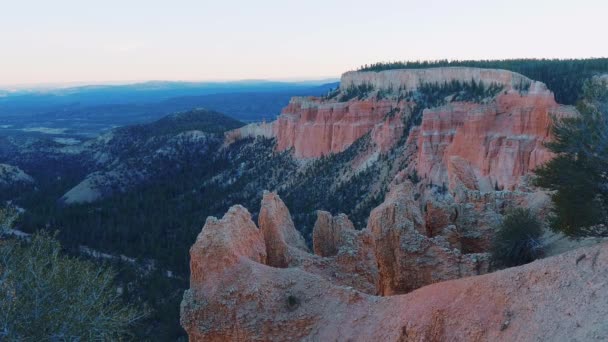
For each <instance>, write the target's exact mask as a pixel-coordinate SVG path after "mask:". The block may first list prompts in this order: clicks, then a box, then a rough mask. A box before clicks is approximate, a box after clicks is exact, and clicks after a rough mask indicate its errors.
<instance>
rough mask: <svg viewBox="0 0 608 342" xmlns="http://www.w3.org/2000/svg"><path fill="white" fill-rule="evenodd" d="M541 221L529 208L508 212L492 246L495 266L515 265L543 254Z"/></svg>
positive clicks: (527, 261)
mask: <svg viewBox="0 0 608 342" xmlns="http://www.w3.org/2000/svg"><path fill="white" fill-rule="evenodd" d="M542 234H543V230H542V226H541V223H540V222H539V221H538V219H537V218H536V216H534V214H533V213H532V212H531V211H530V210H528V209H523V208H518V209H515V210H513V211H512V212H511V213H509V214H507V215H506V216H505V218H504V220H503V222H502V224H501V225H500V227H499V228H498V231H497V232H496V236H495V237H494V243H493V246H492V251H491V252H492V264H493V265H494V267H513V266H519V265H523V264H527V263H529V262H532V261H534V260H535V259H537V258H539V257H541V256H542V255H543V248H542V244H541V236H542Z"/></svg>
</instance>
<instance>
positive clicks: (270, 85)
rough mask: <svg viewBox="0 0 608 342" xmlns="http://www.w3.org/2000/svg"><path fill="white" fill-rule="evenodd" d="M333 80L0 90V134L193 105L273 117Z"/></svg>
mask: <svg viewBox="0 0 608 342" xmlns="http://www.w3.org/2000/svg"><path fill="white" fill-rule="evenodd" d="M328 81H332V80H320V81H302V82H274V81H257V80H253V81H236V82H199V83H193V82H160V81H154V82H145V83H136V84H129V85H92V86H81V87H71V88H58V89H49V90H35V89H34V90H20V91H0V119H1V120H2V123H3V124H2V126H0V134H11V133H12V134H15V133H23V132H24V131H29V132H38V133H41V132H42V133H44V134H49V133H51V134H53V133H56V134H60V135H65V134H73V135H89V136H94V135H98V134H99V133H101V132H104V131H107V130H108V129H110V128H113V127H117V126H124V125H131V124H138V123H146V122H152V121H154V120H156V119H158V118H160V117H162V116H164V115H167V114H169V113H174V112H178V111H185V110H189V109H192V108H206V109H210V110H221V111H222V112H223V113H226V114H227V115H229V116H231V117H233V118H235V119H238V120H241V121H245V122H252V121H261V120H272V119H274V118H275V117H276V116H277V115H278V113H279V112H280V110H281V108H282V107H284V106H285V105H286V104H287V103H288V101H289V99H290V98H291V97H292V96H319V95H323V94H326V93H327V92H328V91H329V90H331V89H334V88H336V87H337V86H338V84H339V83H337V82H330V83H327V82H328Z"/></svg>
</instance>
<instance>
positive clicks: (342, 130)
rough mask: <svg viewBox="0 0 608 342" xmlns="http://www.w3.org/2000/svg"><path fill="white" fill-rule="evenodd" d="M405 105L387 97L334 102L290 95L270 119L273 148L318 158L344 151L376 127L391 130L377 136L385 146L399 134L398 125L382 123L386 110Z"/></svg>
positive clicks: (300, 155) (304, 156) (305, 156)
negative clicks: (277, 114)
mask: <svg viewBox="0 0 608 342" xmlns="http://www.w3.org/2000/svg"><path fill="white" fill-rule="evenodd" d="M407 107H408V105H407V104H406V103H403V102H394V101H389V100H375V99H366V100H352V101H348V102H336V101H323V100H320V99H314V98H294V99H292V100H291V102H290V103H289V105H288V106H287V107H285V109H283V111H282V113H281V115H280V116H279V117H278V118H277V120H276V121H275V122H274V127H273V129H274V135H275V137H276V138H277V149H278V150H279V151H283V150H288V149H291V148H293V149H294V155H295V156H296V157H297V158H315V157H321V156H323V155H327V154H330V153H337V152H342V151H344V150H345V149H346V148H347V147H348V146H350V145H351V144H352V143H353V142H355V141H356V140H357V139H359V138H361V137H362V136H363V135H364V134H366V133H368V132H370V131H372V130H374V129H376V128H377V129H378V130H380V131H382V130H385V131H389V130H392V131H391V132H390V133H389V134H381V135H379V136H378V141H379V143H380V145H381V146H382V147H383V148H384V149H386V148H387V147H390V146H391V145H392V143H393V142H394V141H395V140H396V139H398V138H399V137H400V136H401V134H402V133H403V132H402V131H403V126H402V125H383V122H384V121H385V119H388V118H387V113H389V112H391V111H392V110H393V109H394V108H407ZM385 133H387V132H385ZM387 140H388V141H387Z"/></svg>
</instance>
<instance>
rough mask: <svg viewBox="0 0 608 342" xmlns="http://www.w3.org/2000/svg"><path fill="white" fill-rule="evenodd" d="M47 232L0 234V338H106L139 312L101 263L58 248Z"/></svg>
mask: <svg viewBox="0 0 608 342" xmlns="http://www.w3.org/2000/svg"><path fill="white" fill-rule="evenodd" d="M60 250H61V246H60V245H59V242H57V240H55V239H54V238H53V237H51V236H50V235H49V234H48V233H39V234H35V235H33V236H32V238H31V241H29V242H26V241H18V240H0V340H2V341H5V340H6V341H111V340H120V339H122V338H124V337H126V336H127V334H128V333H129V329H130V328H131V327H132V325H133V324H134V323H135V322H136V321H137V320H138V319H139V318H141V317H142V315H141V314H140V313H138V311H137V310H135V309H134V308H132V307H129V306H125V305H124V304H123V302H122V300H121V298H120V297H121V296H120V294H119V293H118V291H117V287H116V286H115V285H114V273H113V272H112V271H111V270H109V269H108V268H105V267H100V266H99V265H95V264H93V263H91V262H87V261H83V260H80V259H77V258H70V257H66V256H64V255H62V254H61V253H60Z"/></svg>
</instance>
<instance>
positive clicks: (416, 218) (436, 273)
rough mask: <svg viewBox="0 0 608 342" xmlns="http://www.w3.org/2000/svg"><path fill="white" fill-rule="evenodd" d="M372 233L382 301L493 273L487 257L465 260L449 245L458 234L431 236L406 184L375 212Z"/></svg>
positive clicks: (472, 256)
mask: <svg viewBox="0 0 608 342" xmlns="http://www.w3.org/2000/svg"><path fill="white" fill-rule="evenodd" d="M367 229H368V230H369V231H370V232H371V234H372V236H373V237H374V240H375V244H376V258H377V260H378V268H379V270H380V288H379V293H381V294H382V295H387V296H388V295H394V294H400V293H407V292H410V291H412V290H414V289H417V288H419V287H421V286H424V285H428V284H431V283H436V282H438V281H443V280H448V279H457V278H461V277H466V276H472V275H478V274H483V273H486V272H487V271H488V267H489V263H488V256H487V255H486V254H467V255H463V254H462V253H461V252H460V250H458V249H455V248H454V246H452V245H451V244H450V240H452V243H454V236H453V234H454V233H453V229H449V228H447V227H446V229H444V230H443V231H441V233H442V235H439V234H436V235H435V236H433V237H431V236H429V235H428V233H427V231H426V227H425V223H424V219H423V217H422V213H421V212H420V209H419V207H418V204H417V202H415V201H414V199H413V187H412V185H411V183H409V182H407V181H406V182H404V183H401V184H397V185H395V186H393V189H392V190H391V192H390V193H389V194H388V195H387V198H386V200H385V201H384V203H383V204H381V205H380V206H379V207H377V208H376V209H374V210H373V211H372V213H371V215H370V217H369V221H368V228H367ZM456 239H457V237H456Z"/></svg>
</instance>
